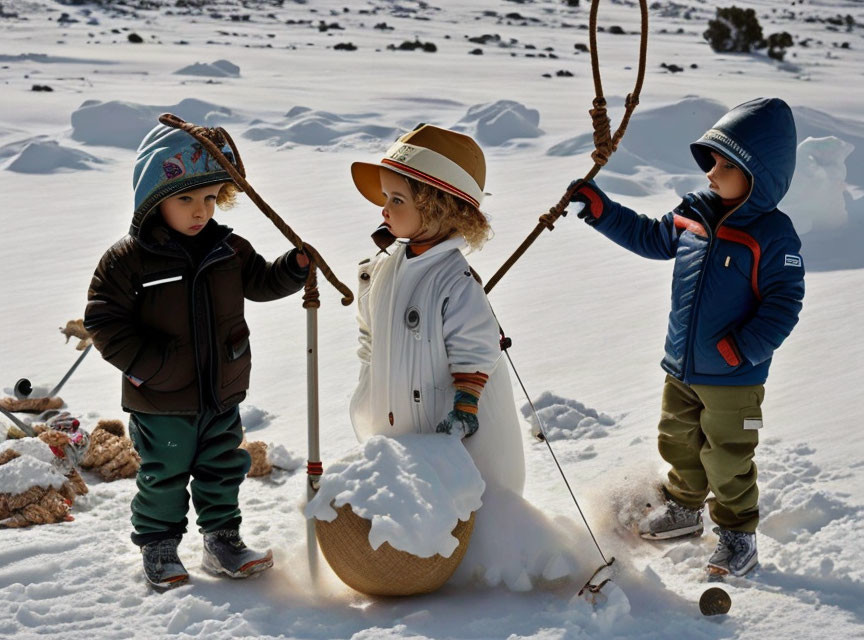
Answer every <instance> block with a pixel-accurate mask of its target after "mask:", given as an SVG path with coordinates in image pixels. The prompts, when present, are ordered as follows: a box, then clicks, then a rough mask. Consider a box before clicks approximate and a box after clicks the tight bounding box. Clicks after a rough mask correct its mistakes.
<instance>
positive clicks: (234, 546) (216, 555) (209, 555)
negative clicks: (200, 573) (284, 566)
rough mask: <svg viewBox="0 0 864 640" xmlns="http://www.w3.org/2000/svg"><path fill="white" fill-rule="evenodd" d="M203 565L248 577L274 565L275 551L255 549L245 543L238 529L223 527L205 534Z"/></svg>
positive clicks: (231, 574)
mask: <svg viewBox="0 0 864 640" xmlns="http://www.w3.org/2000/svg"><path fill="white" fill-rule="evenodd" d="M201 566H202V567H204V569H206V570H207V571H209V572H210V573H214V574H218V573H222V574H225V575H227V576H230V577H232V578H248V577H249V576H251V575H252V574H254V573H258V572H259V571H264V570H266V569H269V568H270V567H272V566H273V552H272V551H270V549H267V551H266V552H264V553H261V552H259V551H253V550H252V549H250V548H249V547H247V546H246V545H245V544H244V543H243V539H242V538H241V537H240V532H239V531H238V530H237V529H222V530H220V531H212V532H210V533H205V534H204V559H203V561H202V562H201Z"/></svg>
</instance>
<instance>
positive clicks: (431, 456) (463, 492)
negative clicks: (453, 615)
mask: <svg viewBox="0 0 864 640" xmlns="http://www.w3.org/2000/svg"><path fill="white" fill-rule="evenodd" d="M485 487H486V485H485V483H484V482H483V479H482V478H481V477H480V473H479V471H477V467H476V466H474V462H473V460H472V459H471V456H470V455H469V454H468V452H467V451H466V450H465V447H464V446H463V445H462V443H461V442H460V441H459V440H458V439H457V438H453V437H448V436H442V435H437V434H429V435H419V434H418V435H404V436H399V437H397V438H388V437H386V436H374V437H372V438H370V439H369V440H367V441H366V442H365V443H363V444H362V445H360V447H358V448H357V449H355V450H353V451H352V452H351V453H349V454H348V455H347V456H346V457H345V458H343V459H342V460H341V461H340V462H338V463H335V464H333V465H332V466H331V467H330V468H329V469H328V470H327V472H326V473H325V474H324V475H323V476H322V477H321V487H320V489H319V491H318V493H317V495H316V496H315V497H314V498H313V499H312V500H311V501H310V502H309V504H308V505H307V506H306V517H307V518H315V530H316V533H317V536H318V542H319V544H320V545H321V551H322V552H323V554H324V557H325V558H326V559H327V562H328V563H330V566H331V567H332V569H333V571H334V572H335V573H336V575H338V576H339V578H340V579H341V580H342V581H343V582H344V583H345V584H347V585H348V586H349V587H351V588H352V589H355V590H357V591H360V592H362V593H366V594H369V595H381V596H405V595H413V594H418V593H429V592H431V591H435V590H436V589H438V588H439V587H441V585H443V584H444V583H445V582H446V581H447V580H448V579H449V578H450V576H451V575H453V572H454V571H456V567H458V566H459V562H460V561H461V560H462V557H463V556H464V555H465V551H466V549H467V548H468V541H469V539H470V537H471V532H472V530H473V528H474V512H475V511H476V510H477V509H479V508H480V505H481V504H482V502H481V500H480V497H481V496H482V495H483V491H484V489H485Z"/></svg>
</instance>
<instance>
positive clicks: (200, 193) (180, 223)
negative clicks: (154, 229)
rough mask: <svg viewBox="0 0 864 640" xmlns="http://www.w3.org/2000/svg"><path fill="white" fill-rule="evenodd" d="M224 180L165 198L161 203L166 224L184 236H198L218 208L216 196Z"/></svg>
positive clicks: (160, 206) (160, 207) (160, 208)
mask: <svg viewBox="0 0 864 640" xmlns="http://www.w3.org/2000/svg"><path fill="white" fill-rule="evenodd" d="M223 184H225V183H224V182H220V183H217V184H208V185H207V186H206V187H200V188H198V189H191V190H189V191H184V192H183V193H178V194H177V195H174V196H171V197H169V198H165V199H164V200H163V201H162V202H161V203H160V204H159V210H160V211H161V212H162V218H163V219H164V220H165V224H167V225H168V226H169V227H171V228H172V229H174V231H177V232H178V233H182V234H183V235H184V236H196V235H198V233H199V232H200V231H201V229H203V228H204V225H206V224H207V223H208V222H209V221H210V218H212V217H213V212H214V210H215V208H216V196H217V195H219V189H221V188H222V185H223Z"/></svg>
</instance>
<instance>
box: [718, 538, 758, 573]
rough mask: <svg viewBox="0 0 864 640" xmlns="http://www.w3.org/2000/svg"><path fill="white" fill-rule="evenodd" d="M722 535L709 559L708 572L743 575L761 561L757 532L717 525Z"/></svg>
mask: <svg viewBox="0 0 864 640" xmlns="http://www.w3.org/2000/svg"><path fill="white" fill-rule="evenodd" d="M714 532H715V533H716V534H717V535H719V536H720V540H719V541H718V542H717V548H716V549H714V553H713V554H711V557H710V558H709V559H708V573H709V574H711V575H714V576H724V575H726V574H729V573H731V574H732V575H733V576H743V575H744V574H746V573H747V572H748V571H750V570H751V569H752V568H753V567H755V566H756V565H757V564H758V563H759V554H758V553H757V551H756V534H755V533H747V532H746V531H732V530H731V529H721V528H720V527H715V528H714Z"/></svg>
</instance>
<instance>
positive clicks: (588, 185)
mask: <svg viewBox="0 0 864 640" xmlns="http://www.w3.org/2000/svg"><path fill="white" fill-rule="evenodd" d="M576 185H578V187H577V188H576V191H575V192H573V195H572V196H570V202H577V203H580V204H581V205H582V208H581V209H580V210H579V211H577V212H576V215H577V216H578V217H580V218H582V220H584V221H585V222H586V223H588V224H590V225H591V226H594V225H595V224H597V223H598V222H599V221H600V218H601V216H602V215H603V213H604V212H605V211H606V207H607V205H608V203H609V198H607V197H606V194H605V193H603V191H601V189H600V187H598V186H597V185H596V184H594V181H593V180H588V181H585V180H582V179H581V178H580V179H579V180H574V181H573V182H571V183H570V185H569V186H568V187H567V189H568V190H569V189H570V188H572V187H574V186H576Z"/></svg>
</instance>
